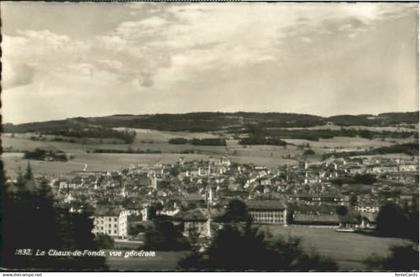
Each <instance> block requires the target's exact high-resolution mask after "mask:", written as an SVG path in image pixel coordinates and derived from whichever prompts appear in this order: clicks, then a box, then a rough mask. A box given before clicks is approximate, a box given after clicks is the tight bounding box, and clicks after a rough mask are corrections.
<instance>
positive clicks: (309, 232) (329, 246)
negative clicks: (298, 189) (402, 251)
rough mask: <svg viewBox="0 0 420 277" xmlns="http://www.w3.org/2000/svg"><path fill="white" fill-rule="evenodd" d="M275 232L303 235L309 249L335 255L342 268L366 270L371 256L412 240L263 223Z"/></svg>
mask: <svg viewBox="0 0 420 277" xmlns="http://www.w3.org/2000/svg"><path fill="white" fill-rule="evenodd" d="M262 230H269V231H270V232H271V233H272V234H273V235H274V236H276V235H278V236H282V237H283V238H288V237H300V238H301V239H302V244H303V246H304V248H305V249H306V250H307V251H316V252H317V253H319V254H321V255H323V256H327V257H331V258H333V259H334V260H335V261H336V262H337V264H338V266H339V270H341V271H363V270H366V269H367V268H366V265H365V264H364V263H363V261H364V260H366V259H367V258H368V257H370V256H372V255H377V256H381V257H385V256H387V255H389V251H388V249H389V247H390V246H392V245H403V244H407V243H409V241H407V240H404V239H399V238H384V237H375V236H369V235H363V234H357V233H340V232H336V231H335V229H333V228H325V227H321V228H319V227H318V228H316V227H307V226H298V225H291V226H287V227H284V226H264V227H263V228H262Z"/></svg>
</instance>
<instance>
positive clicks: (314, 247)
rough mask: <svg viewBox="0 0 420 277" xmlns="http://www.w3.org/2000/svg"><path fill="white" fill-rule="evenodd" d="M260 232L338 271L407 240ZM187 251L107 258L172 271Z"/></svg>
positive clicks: (120, 264) (301, 230)
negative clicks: (297, 244)
mask: <svg viewBox="0 0 420 277" xmlns="http://www.w3.org/2000/svg"><path fill="white" fill-rule="evenodd" d="M260 229H261V230H264V231H269V232H270V233H271V234H273V236H274V237H276V236H281V237H283V238H285V239H287V238H288V237H300V238H301V239H302V245H303V247H304V249H305V250H306V251H308V252H312V251H313V252H316V253H319V254H321V255H323V256H326V257H330V258H332V259H334V260H335V261H336V262H337V264H338V267H339V271H366V270H368V268H367V267H366V265H365V264H364V263H363V261H364V260H366V259H367V258H368V257H371V256H372V255H377V256H381V257H385V256H387V255H389V251H388V249H389V247H390V246H392V245H404V244H407V243H409V242H408V241H407V240H404V239H398V238H383V237H374V236H368V235H362V234H356V233H339V232H336V231H335V229H333V228H328V227H308V226H298V225H292V226H287V227H284V226H278V225H276V226H267V225H266V226H261V227H260ZM187 254H188V252H160V251H158V252H156V257H141V258H133V257H131V258H117V257H107V260H106V263H107V265H108V266H109V268H110V270H126V271H130V270H133V271H136V270H144V271H154V270H159V271H171V270H172V271H173V270H176V269H177V264H178V261H179V260H180V259H181V258H182V257H184V256H185V255H187Z"/></svg>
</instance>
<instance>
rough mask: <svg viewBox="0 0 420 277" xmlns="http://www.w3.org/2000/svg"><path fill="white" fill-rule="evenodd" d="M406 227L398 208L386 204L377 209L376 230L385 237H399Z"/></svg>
mask: <svg viewBox="0 0 420 277" xmlns="http://www.w3.org/2000/svg"><path fill="white" fill-rule="evenodd" d="M405 227H406V219H405V216H404V212H403V210H402V209H401V207H400V206H398V205H396V204H394V203H387V204H385V205H384V206H382V207H381V208H380V209H379V212H378V215H377V217H376V230H377V231H378V233H379V234H381V235H385V236H399V235H400V234H401V232H402V230H403V229H404V228H405Z"/></svg>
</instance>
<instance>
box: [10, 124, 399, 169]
mask: <svg viewBox="0 0 420 277" xmlns="http://www.w3.org/2000/svg"><path fill="white" fill-rule="evenodd" d="M135 131H136V132H137V136H136V139H135V141H134V143H133V144H132V145H130V146H129V145H128V144H118V143H92V142H91V143H87V144H85V145H83V144H81V143H70V142H62V141H51V140H46V141H34V140H30V137H31V136H33V135H34V134H29V133H28V134H15V135H14V137H12V136H11V134H5V135H2V146H3V148H4V149H9V151H27V150H33V149H35V148H37V147H41V148H49V149H58V150H62V151H64V152H66V153H67V154H71V155H72V156H73V157H74V158H73V159H71V160H70V161H68V162H66V163H63V162H58V161H55V162H46V161H31V164H32V166H33V168H34V171H35V172H36V173H38V174H49V175H59V174H67V173H70V172H72V171H77V170H81V169H83V167H84V165H85V164H87V165H88V170H118V169H122V168H126V167H129V166H131V165H137V164H154V163H156V162H162V163H172V162H174V161H177V160H178V159H179V157H181V156H183V157H184V158H185V159H186V160H193V159H208V158H209V157H220V156H227V157H229V158H230V159H231V160H232V161H235V162H238V163H253V164H255V165H259V166H268V167H278V166H280V165H284V164H294V163H297V160H298V159H301V158H302V153H303V150H301V149H298V147H297V146H298V145H301V144H308V143H309V145H310V146H311V148H312V149H313V150H314V151H315V152H316V155H314V156H310V157H307V159H308V161H309V162H317V161H320V160H321V156H322V154H323V153H326V152H329V151H331V149H337V150H338V151H343V150H345V149H353V150H355V149H363V148H368V147H380V146H386V145H390V144H392V143H391V142H390V141H381V140H368V139H363V138H358V137H355V138H348V137H335V138H332V139H321V140H319V141H306V140H297V139H289V140H287V141H288V142H289V143H291V144H293V145H288V146H287V147H286V148H284V147H281V146H270V145H252V146H250V145H248V146H243V145H239V144H238V141H236V140H227V146H195V145H189V144H185V145H174V144H169V143H168V139H170V138H174V137H184V138H188V139H191V138H205V137H217V135H215V134H211V133H188V132H161V131H154V130H144V129H135ZM400 143H402V142H400ZM128 147H131V148H132V149H135V150H137V149H139V150H143V151H146V150H153V151H160V152H162V154H99V153H87V151H89V150H93V149H98V148H99V149H121V150H127V149H128ZM340 149H341V150H340ZM186 150H189V151H195V152H194V153H195V154H179V153H182V152H183V151H186ZM2 159H3V161H4V163H5V168H6V173H7V174H8V175H9V176H14V175H15V173H16V170H17V168H19V167H21V168H24V167H25V166H26V163H27V161H26V160H23V159H22V155H21V154H16V153H5V154H4V155H3V157H2Z"/></svg>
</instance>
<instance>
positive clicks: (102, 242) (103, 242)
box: [95, 234, 114, 249]
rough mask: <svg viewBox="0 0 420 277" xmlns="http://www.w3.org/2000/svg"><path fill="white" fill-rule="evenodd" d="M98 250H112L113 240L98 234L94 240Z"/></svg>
mask: <svg viewBox="0 0 420 277" xmlns="http://www.w3.org/2000/svg"><path fill="white" fill-rule="evenodd" d="M95 241H96V244H97V245H98V248H99V249H113V248H114V239H113V238H111V237H110V236H108V235H106V234H98V235H97V236H96V238H95Z"/></svg>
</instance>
